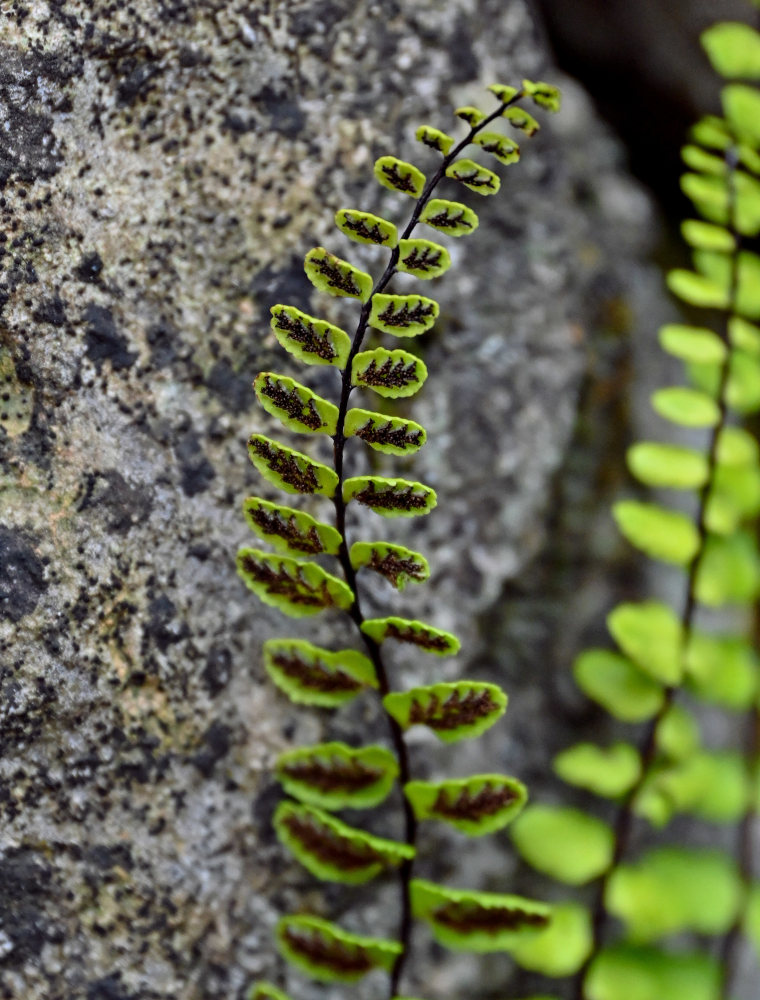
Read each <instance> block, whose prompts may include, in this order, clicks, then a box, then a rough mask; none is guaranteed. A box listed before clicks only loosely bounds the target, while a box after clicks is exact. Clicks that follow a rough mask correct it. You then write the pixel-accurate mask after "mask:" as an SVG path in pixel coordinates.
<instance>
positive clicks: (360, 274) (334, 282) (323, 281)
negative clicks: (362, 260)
mask: <svg viewBox="0 0 760 1000" xmlns="http://www.w3.org/2000/svg"><path fill="white" fill-rule="evenodd" d="M304 270H305V271H306V277H307V278H308V279H309V281H310V282H311V283H312V285H314V287H315V288H318V289H319V291H320V292H327V294H328V295H337V296H343V297H348V298H351V299H359V300H360V301H361V302H366V301H367V300H368V299H369V297H370V295H371V294H372V278H371V277H370V276H369V275H368V274H367V273H366V272H365V271H360V270H359V269H358V268H357V267H354V266H353V264H349V263H348V261H347V260H341V258H340V257H336V256H335V254H334V253H330V251H329V250H325V248H324V247H315V248H314V249H313V250H309V252H308V253H307V254H306V259H305V261H304Z"/></svg>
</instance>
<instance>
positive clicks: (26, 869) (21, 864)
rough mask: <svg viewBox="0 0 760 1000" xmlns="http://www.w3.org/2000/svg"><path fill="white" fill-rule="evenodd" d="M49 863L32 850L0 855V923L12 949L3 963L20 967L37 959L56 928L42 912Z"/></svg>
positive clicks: (48, 890)
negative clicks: (52, 926)
mask: <svg viewBox="0 0 760 1000" xmlns="http://www.w3.org/2000/svg"><path fill="white" fill-rule="evenodd" d="M50 881H51V872H50V867H49V866H48V864H47V862H46V861H44V859H43V858H42V857H41V856H40V855H38V854H37V853H36V852H35V851H32V850H30V849H29V848H18V849H11V850H9V851H8V852H7V853H6V854H5V855H3V856H0V923H1V924H2V926H3V928H4V929H5V931H6V934H7V935H8V937H9V938H10V940H11V944H12V949H11V951H10V952H9V953H6V954H5V955H4V956H3V963H4V964H5V965H8V966H11V965H12V966H18V965H22V964H23V963H25V962H27V961H30V960H34V959H38V958H39V955H40V952H41V950H42V947H43V945H44V944H45V942H46V941H47V940H50V939H51V937H52V931H53V928H51V926H50V925H49V923H48V920H47V918H46V916H45V914H44V912H43V910H42V909H41V905H42V903H43V902H44V900H45V899H46V898H47V897H48V896H49V894H50Z"/></svg>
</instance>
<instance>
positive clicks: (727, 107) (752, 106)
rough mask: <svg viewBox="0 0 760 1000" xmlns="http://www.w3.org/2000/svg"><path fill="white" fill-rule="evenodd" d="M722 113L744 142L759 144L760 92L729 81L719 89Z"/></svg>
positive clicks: (753, 144)
mask: <svg viewBox="0 0 760 1000" xmlns="http://www.w3.org/2000/svg"><path fill="white" fill-rule="evenodd" d="M720 96H721V101H722V104H723V113H724V115H725V116H726V118H727V119H728V122H729V124H730V126H731V128H732V129H733V131H734V132H735V133H736V134H737V135H738V137H739V138H740V139H742V140H743V141H744V142H747V143H749V144H750V145H752V146H758V145H760V93H758V92H757V90H756V88H755V87H748V86H746V85H745V84H742V83H731V84H729V85H728V86H727V87H724V88H723V89H722V90H721V94H720Z"/></svg>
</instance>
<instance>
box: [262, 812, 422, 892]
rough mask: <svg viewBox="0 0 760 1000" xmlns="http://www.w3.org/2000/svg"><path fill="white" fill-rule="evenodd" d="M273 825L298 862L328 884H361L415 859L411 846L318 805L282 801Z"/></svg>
mask: <svg viewBox="0 0 760 1000" xmlns="http://www.w3.org/2000/svg"><path fill="white" fill-rule="evenodd" d="M273 825H274V829H275V832H276V833H277V836H278V838H279V840H280V841H281V843H283V844H284V845H285V846H286V847H287V848H288V849H289V850H290V852H291V853H292V854H293V856H294V857H295V859H296V861H298V862H299V863H300V864H302V865H303V866H304V868H305V869H306V870H307V871H309V872H311V874H312V875H315V876H316V877H317V878H320V879H322V880H323V881H325V882H343V883H345V884H347V885H361V884H363V883H364V882H369V881H370V879H373V878H375V877H376V876H378V875H379V874H380V873H381V872H384V871H387V870H389V869H391V868H397V867H398V866H399V865H400V864H401V862H402V861H403V860H404V859H411V858H413V857H414V848H413V847H411V846H410V845H409V844H401V843H397V842H396V841H394V840H385V839H383V838H381V837H375V836H373V835H372V834H369V833H365V832H364V831H363V830H357V829H355V828H354V827H352V826H349V825H348V824H347V823H344V822H343V821H342V820H339V819H336V818H335V816H332V815H331V814H330V813H327V812H325V811H324V810H322V809H317V808H316V807H315V806H309V805H300V804H298V803H295V802H289V801H285V802H281V803H280V804H279V806H278V807H277V809H276V810H275V814H274V820H273Z"/></svg>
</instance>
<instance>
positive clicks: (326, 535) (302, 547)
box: [243, 497, 341, 555]
mask: <svg viewBox="0 0 760 1000" xmlns="http://www.w3.org/2000/svg"><path fill="white" fill-rule="evenodd" d="M243 515H244V517H245V520H246V522H247V524H248V527H249V528H251V530H252V531H255V532H256V534H257V535H258V536H259V537H260V538H263V539H264V541H266V542H269V544H270V545H272V546H274V548H276V549H279V550H280V551H281V552H295V553H297V554H300V555H319V554H320V553H325V554H327V555H337V553H338V549H339V548H340V543H341V536H340V532H338V531H336V530H335V528H333V527H332V526H331V525H329V524H322V523H321V522H320V521H317V520H316V519H315V518H313V517H312V516H311V515H310V514H305V513H303V511H300V510H294V509H293V508H292V507H282V506H280V504H276V503H270V502H269V501H268V500H261V499H260V498H259V497H248V498H247V499H246V500H245V502H244V503H243Z"/></svg>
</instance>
